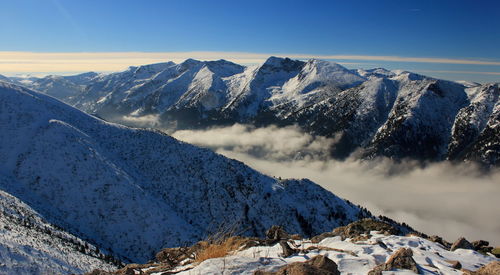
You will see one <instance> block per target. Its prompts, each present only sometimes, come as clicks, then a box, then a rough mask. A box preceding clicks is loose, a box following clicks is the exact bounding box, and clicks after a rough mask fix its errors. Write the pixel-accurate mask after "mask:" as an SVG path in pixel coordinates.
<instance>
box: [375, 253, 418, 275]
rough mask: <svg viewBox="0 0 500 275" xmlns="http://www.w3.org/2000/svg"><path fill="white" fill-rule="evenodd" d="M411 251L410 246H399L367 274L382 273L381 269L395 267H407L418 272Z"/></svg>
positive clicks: (388, 269) (387, 269)
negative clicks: (383, 261)
mask: <svg viewBox="0 0 500 275" xmlns="http://www.w3.org/2000/svg"><path fill="white" fill-rule="evenodd" d="M412 256H413V251H412V250H411V249H410V248H400V249H399V250H398V251H396V252H395V253H394V254H392V256H391V257H390V258H389V260H387V262H385V264H380V265H378V266H376V267H375V268H373V269H372V270H371V271H370V272H368V275H382V272H383V271H393V270H396V269H409V270H412V271H413V272H415V273H417V274H418V266H417V263H416V262H415V260H414V259H413V257H412Z"/></svg>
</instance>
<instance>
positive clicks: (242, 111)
mask: <svg viewBox="0 0 500 275" xmlns="http://www.w3.org/2000/svg"><path fill="white" fill-rule="evenodd" d="M10 81H12V82H15V83H18V84H21V85H24V86H26V87H29V88H32V89H35V90H38V91H40V92H42V93H46V94H48V95H51V96H54V97H57V98H59V99H61V100H63V101H64V102H66V103H68V104H70V105H72V106H74V107H76V108H78V109H80V110H83V111H85V112H87V113H91V114H95V115H97V116H99V117H101V118H104V119H106V120H108V121H115V122H120V123H125V124H129V125H136V124H135V122H136V121H138V120H141V121H142V118H147V119H149V121H150V122H151V124H149V126H151V125H152V126H154V127H158V128H167V129H197V128H206V127H212V126H226V125H231V124H234V123H244V124H251V125H254V126H257V127H259V126H267V125H271V124H273V125H278V126H286V125H293V124H295V125H298V126H300V127H301V128H302V129H303V130H304V131H306V132H308V133H310V134H314V135H319V136H325V137H331V138H335V140H337V142H335V143H334V144H333V145H332V147H331V148H325V149H328V150H330V152H331V155H332V156H333V157H334V158H337V159H345V158H348V157H355V158H363V159H372V158H376V157H380V156H383V157H390V158H393V159H397V160H398V159H405V158H410V159H416V160H420V161H443V160H450V161H474V162H478V163H481V164H484V165H485V166H492V165H493V166H497V165H498V164H499V159H500V128H499V127H500V123H499V121H500V120H499V116H500V103H499V94H500V92H499V83H488V84H478V83H472V82H465V81H460V82H452V81H446V80H440V79H434V78H431V77H427V76H423V75H419V74H416V73H412V72H407V71H389V70H386V69H383V68H376V69H370V70H363V69H357V70H349V69H347V68H345V67H343V66H341V65H339V64H337V63H334V62H330V61H323V60H314V59H313V60H309V61H306V62H304V61H299V60H291V59H288V58H278V57H270V58H269V59H267V60H266V61H265V62H264V63H263V64H260V65H254V66H241V65H238V64H235V63H232V62H229V61H225V60H218V61H197V60H193V59H188V60H186V61H184V62H182V63H180V64H175V63H173V62H166V63H158V64H151V65H144V66H139V67H130V68H129V69H127V70H126V71H123V72H117V73H111V74H95V73H86V74H81V75H76V76H47V77H45V78H30V79H27V78H11V79H10Z"/></svg>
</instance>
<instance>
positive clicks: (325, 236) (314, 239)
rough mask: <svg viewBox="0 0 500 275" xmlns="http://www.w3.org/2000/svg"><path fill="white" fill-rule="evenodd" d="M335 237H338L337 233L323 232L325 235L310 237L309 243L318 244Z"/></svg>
mask: <svg viewBox="0 0 500 275" xmlns="http://www.w3.org/2000/svg"><path fill="white" fill-rule="evenodd" d="M335 236H338V235H337V233H333V232H325V233H321V234H319V235H317V236H314V237H312V238H311V242H312V243H319V242H321V241H322V240H324V239H326V238H330V237H335Z"/></svg>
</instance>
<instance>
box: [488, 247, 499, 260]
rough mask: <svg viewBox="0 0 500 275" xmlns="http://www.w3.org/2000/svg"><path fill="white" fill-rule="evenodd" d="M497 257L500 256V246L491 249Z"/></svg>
mask: <svg viewBox="0 0 500 275" xmlns="http://www.w3.org/2000/svg"><path fill="white" fill-rule="evenodd" d="M490 253H491V254H493V255H495V257H497V258H500V247H495V248H493V249H492V250H491V251H490Z"/></svg>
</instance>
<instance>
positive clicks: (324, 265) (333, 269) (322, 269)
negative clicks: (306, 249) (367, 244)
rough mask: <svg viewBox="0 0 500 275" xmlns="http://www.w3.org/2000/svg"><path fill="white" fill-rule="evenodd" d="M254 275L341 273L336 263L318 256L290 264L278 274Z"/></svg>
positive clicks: (331, 274)
mask: <svg viewBox="0 0 500 275" xmlns="http://www.w3.org/2000/svg"><path fill="white" fill-rule="evenodd" d="M254 275H340V272H339V270H338V267H337V264H336V263H335V262H334V261H332V260H330V259H329V258H327V257H325V256H323V255H318V256H316V257H314V258H312V259H310V260H308V261H306V262H302V263H291V264H288V265H286V266H284V267H282V268H280V269H279V270H278V271H276V272H267V271H260V270H258V271H255V272H254Z"/></svg>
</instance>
